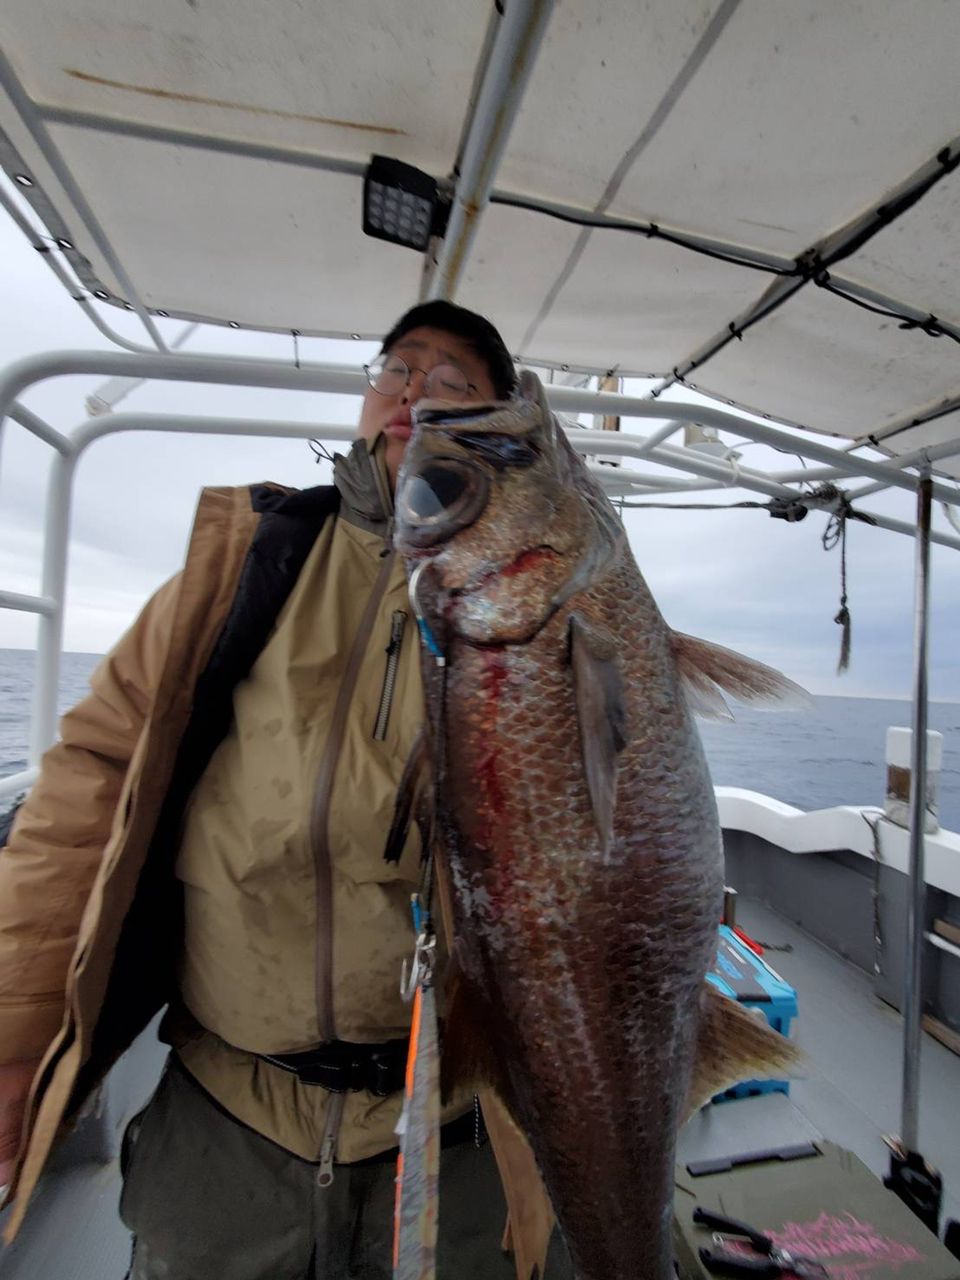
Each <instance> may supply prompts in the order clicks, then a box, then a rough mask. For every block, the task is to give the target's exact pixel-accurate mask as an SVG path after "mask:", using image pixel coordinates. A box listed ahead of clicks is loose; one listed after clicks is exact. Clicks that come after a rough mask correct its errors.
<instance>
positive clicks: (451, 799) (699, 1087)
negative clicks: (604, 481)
mask: <svg viewBox="0 0 960 1280" xmlns="http://www.w3.org/2000/svg"><path fill="white" fill-rule="evenodd" d="M416 418H417V421H416V427H415V430H414V434H413V437H412V439H411V442H410V444H409V446H408V449H407V454H406V458H405V463H404V467H403V470H402V473H401V476H400V481H399V484H398V490H397V513H396V535H395V538H396V545H397V547H398V548H399V550H400V551H401V553H402V554H403V555H404V557H405V558H406V560H407V564H408V568H409V569H410V570H411V572H412V581H411V591H412V594H413V595H414V597H415V604H416V607H417V609H418V611H419V612H420V613H421V614H422V625H423V629H424V634H425V638H426V640H427V645H426V646H425V649H424V662H425V667H424V675H425V685H426V690H427V702H428V720H429V722H430V725H431V735H430V746H431V752H432V756H433V771H434V787H435V799H434V806H435V817H436V829H435V833H434V835H435V844H436V848H437V858H438V862H439V866H440V867H441V869H442V870H443V872H444V879H445V880H446V881H447V883H448V885H449V896H450V898H451V904H450V907H451V910H452V916H453V920H452V926H453V933H454V936H455V944H454V958H455V961H456V965H457V967H458V969H459V974H460V981H461V987H460V992H459V997H460V998H459V999H458V1001H457V1006H456V1014H455V1013H454V1011H453V1010H451V1015H450V1017H451V1021H452V1022H453V1021H455V1019H456V1017H457V1016H461V1017H463V1016H468V1017H471V1018H472V1019H473V1021H474V1023H475V1024H476V1025H478V1026H482V1027H483V1029H484V1035H483V1036H482V1037H478V1038H477V1039H478V1042H479V1041H480V1040H487V1039H488V1040H489V1048H490V1050H491V1053H490V1060H489V1061H488V1062H487V1063H486V1067H485V1070H486V1072H487V1073H488V1074H489V1075H491V1076H492V1077H493V1079H494V1080H495V1083H496V1085H497V1088H498V1090H499V1092H500V1093H501V1094H502V1096H503V1099H504V1101H505V1103H506V1105H507V1107H508V1109H509V1110H510V1112H511V1113H512V1115H513V1116H514V1118H515V1119H516V1121H517V1123H518V1125H519V1126H520V1128H521V1129H522V1130H523V1131H524V1132H525V1134H526V1135H527V1137H528V1139H529V1141H530V1143H531V1145H532V1147H533V1151H534V1154H535V1156H536V1160H537V1164H538V1166H539V1168H540V1171H541V1173H542V1176H543V1179H544V1182H545V1185H546V1188H547V1190H548V1192H549V1195H550V1198H551V1201H552V1203H553V1207H554V1210H555V1212H556V1215H557V1218H558V1220H559V1223H560V1226H561V1229H562V1231H563V1234H564V1236H565V1238H566V1241H567V1244H568V1246H569V1248H570V1251H571V1254H572V1256H573V1261H574V1266H575V1269H576V1273H577V1275H578V1277H580V1278H581V1280H668V1278H669V1277H671V1276H672V1275H673V1269H672V1261H671V1247H670V1216H671V1204H672V1192H673V1180H674V1147H675V1140H676V1133H677V1129H678V1126H679V1125H680V1123H681V1122H682V1119H683V1118H684V1116H685V1115H686V1114H687V1113H688V1111H689V1109H690V1108H692V1107H693V1106H695V1105H697V1104H699V1103H700V1102H702V1101H705V1100H706V1098H708V1097H709V1096H710V1095H711V1093H712V1092H714V1091H715V1090H716V1089H717V1088H720V1087H723V1086H725V1085H727V1084H729V1083H732V1082H733V1081H735V1080H738V1079H744V1078H747V1077H749V1076H753V1075H758V1074H763V1073H764V1071H765V1070H766V1071H767V1073H768V1074H769V1073H770V1072H780V1071H782V1070H783V1068H784V1064H785V1062H786V1061H788V1060H789V1058H790V1056H791V1051H790V1048H789V1046H788V1043H787V1042H786V1041H785V1040H783V1039H782V1038H781V1037H779V1036H776V1034H775V1033H773V1032H771V1031H768V1030H767V1029H766V1028H765V1027H764V1026H762V1025H758V1023H757V1021H756V1020H755V1019H754V1018H752V1017H751V1016H750V1015H748V1014H746V1013H745V1012H744V1011H742V1010H741V1009H740V1008H739V1007H738V1006H737V1005H736V1004H735V1003H734V1002H733V1001H730V1000H726V999H724V997H722V996H720V995H718V994H717V993H716V992H715V991H714V989H713V988H712V987H711V986H710V985H709V984H707V983H705V981H704V975H705V973H706V971H707V969H708V968H709V966H710V964H711V963H712V961H713V959H714V958H715V955H716V946H717V924H718V921H719V918H720V915H721V899H722V887H723V861H722V849H721V838H720V829H719V824H718V820H717V811H716V805H715V802H714V794H713V788H712V786H711V782H710V776H709V773H708V771H707V765H706V762H705V760H704V756H703V751H702V748H701V745H700V739H699V735H698V733H697V730H696V728H695V725H694V721H693V715H692V713H691V705H692V704H694V705H697V706H698V707H701V708H702V707H708V708H712V709H713V710H716V709H717V706H718V704H719V705H724V704H723V699H722V696H721V695H720V693H719V691H718V686H720V687H722V688H724V689H727V690H729V691H731V692H733V693H734V694H735V695H737V696H738V697H739V698H741V699H746V700H751V701H756V700H768V699H772V698H776V697H778V696H781V695H784V694H785V693H787V692H788V691H790V690H796V686H792V685H790V683H789V682H788V681H785V680H784V679H783V677H781V676H780V675H779V674H778V673H776V672H774V671H771V670H770V669H769V668H767V667H761V666H759V665H758V664H756V663H753V662H750V661H748V660H747V659H745V658H742V657H740V656H739V655H736V654H733V653H731V652H730V651H728V650H725V649H720V648H718V647H716V646H713V645H709V644H706V643H704V642H702V641H698V640H694V639H692V638H690V637H686V636H681V635H678V634H676V633H673V632H671V630H670V629H669V627H668V626H667V625H666V623H665V622H664V620H663V618H662V616H661V615H660V612H659V610H658V609H657V606H656V604H655V603H654V601H653V598H652V596H651V594H650V592H649V590H648V589H647V586H646V584H645V583H644V580H643V578H642V577H641V575H640V572H639V570H638V569H637V566H636V564H635V562H634V559H633V556H632V555H631V552H630V549H629V547H628V545H627V541H626V537H625V535H624V531H623V529H622V526H621V524H620V522H619V520H618V519H617V516H616V513H615V512H614V510H613V508H612V507H611V505H610V503H609V502H608V501H607V499H606V497H605V496H604V495H603V493H602V492H601V490H600V488H599V486H598V485H597V484H596V482H595V481H594V480H593V479H592V477H591V476H590V474H589V473H588V471H587V469H586V467H585V466H584V464H583V462H582V460H581V459H580V458H579V457H578V456H577V455H576V454H575V453H574V452H573V450H572V448H571V447H570V445H569V444H568V442H567V440H566V437H565V435H564V433H563V430H562V429H561V427H560V426H559V424H558V423H557V421H556V419H555V418H554V417H553V415H552V414H551V412H550V410H549V409H548V407H547V405H546V402H545V400H544V397H543V392H542V389H541V387H540V384H539V382H538V381H537V379H536V378H535V377H534V376H533V375H530V374H524V375H523V377H522V379H521V386H520V391H519V394H518V395H517V397H516V398H515V399H514V400H511V401H509V402H505V403H501V404H495V405H490V406H480V407H478V406H470V407H466V408H465V407H463V406H459V407H454V406H449V405H448V406H443V405H438V404H424V405H421V406H420V409H419V411H418V413H417V415H416ZM438 654H440V655H442V657H443V660H444V665H443V666H442V668H441V667H440V666H438V665H437V663H436V662H435V656H436V655H438ZM798 692H799V691H798ZM450 1034H451V1035H455V1028H454V1027H453V1026H451V1028H450ZM464 1039H465V1038H464ZM445 1051H446V1050H445ZM474 1065H475V1067H476V1068H477V1069H479V1064H474ZM441 1211H442V1209H441Z"/></svg>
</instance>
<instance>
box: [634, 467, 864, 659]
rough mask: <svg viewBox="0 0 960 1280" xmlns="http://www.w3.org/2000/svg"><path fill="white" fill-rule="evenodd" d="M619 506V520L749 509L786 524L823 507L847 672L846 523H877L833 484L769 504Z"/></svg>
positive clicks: (826, 547)
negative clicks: (638, 514) (834, 560)
mask: <svg viewBox="0 0 960 1280" xmlns="http://www.w3.org/2000/svg"><path fill="white" fill-rule="evenodd" d="M618 506H619V508H620V512H621V518H622V514H623V512H624V511H638V510H640V509H641V508H642V507H655V508H657V509H658V510H660V511H735V510H742V509H744V508H751V509H753V510H754V511H767V512H768V513H769V514H770V515H771V516H774V517H776V518H777V519H779V520H786V521H787V523H788V524H797V523H799V521H801V520H803V519H805V518H806V515H807V512H808V511H809V509H810V507H821V508H826V509H827V510H828V511H829V515H828V517H827V523H826V526H825V528H824V530H823V534H822V536H821V539H820V540H821V543H822V545H823V549H824V551H832V550H833V549H834V547H836V546H837V545H839V547H840V608H839V609H838V611H837V614H836V616H835V617H834V619H833V620H834V622H835V623H836V624H837V625H838V626H839V627H841V628H842V631H841V634H840V658H839V660H838V662H837V675H840V674H841V673H842V672H844V671H846V670H847V669H848V667H849V666H850V647H851V638H852V623H851V616H850V608H849V605H848V598H849V597H848V595H847V521H848V520H860V521H862V522H863V523H864V524H876V520H874V518H873V516H871V515H867V513H866V512H865V511H855V510H854V508H853V507H852V506H851V505H850V500H849V498H848V497H847V495H846V494H845V493H844V492H843V490H842V489H838V488H837V486H836V485H834V484H821V485H818V486H817V488H815V489H812V490H811V491H810V492H809V493H803V494H797V496H796V497H789V498H788V497H783V498H771V499H770V501H769V502H751V501H745V502H625V501H624V499H623V498H622V497H621V498H620V500H619V503H618Z"/></svg>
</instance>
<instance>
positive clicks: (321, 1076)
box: [260, 1040, 407, 1098]
mask: <svg viewBox="0 0 960 1280" xmlns="http://www.w3.org/2000/svg"><path fill="white" fill-rule="evenodd" d="M260 1056H261V1057H262V1058H263V1059H264V1061H266V1062H270V1063H272V1064H273V1065H274V1066H277V1067H282V1068H283V1070H284V1071H289V1072H291V1073H292V1074H293V1075H295V1076H296V1077H297V1079H298V1080H300V1081H301V1083H302V1084H310V1085H318V1086H319V1087H320V1088H321V1089H327V1090H328V1091H329V1092H330V1093H353V1092H359V1091H361V1090H366V1091H367V1092H369V1093H372V1094H373V1095H374V1096H375V1097H377V1098H386V1097H389V1095H390V1094H391V1093H396V1092H397V1091H398V1090H400V1089H402V1088H403V1083H404V1078H405V1075H406V1063H407V1042H406V1041H405V1040H395V1041H390V1042H388V1043H387V1044H382V1045H363V1044H346V1043H344V1042H343V1041H339V1040H335V1041H333V1042H332V1043H330V1044H325V1045H321V1046H320V1048H318V1049H311V1050H308V1051H307V1052H305V1053H290V1054H280V1055H276V1056H270V1055H268V1054H261V1055H260Z"/></svg>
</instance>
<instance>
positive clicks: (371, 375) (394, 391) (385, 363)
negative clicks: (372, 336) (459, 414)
mask: <svg viewBox="0 0 960 1280" xmlns="http://www.w3.org/2000/svg"><path fill="white" fill-rule="evenodd" d="M363 371H364V373H365V374H366V375H367V381H368V382H369V383H370V386H371V387H372V388H373V389H374V391H376V392H377V393H378V394H379V395H381V396H398V395H399V394H400V393H401V391H403V390H405V389H406V388H407V387H409V385H410V379H411V378H412V377H413V375H414V374H415V373H422V374H423V375H424V380H423V393H424V395H425V396H426V397H428V398H432V399H437V400H469V399H470V393H471V391H476V390H477V388H476V387H475V386H474V385H473V383H472V382H468V381H467V376H466V374H465V373H464V372H463V371H462V370H461V369H458V368H457V367H456V366H455V365H452V364H438V365H436V366H435V367H434V368H432V369H430V370H427V369H411V368H410V366H409V365H408V364H407V362H406V360H402V359H401V358H400V356H389V355H383V356H377V358H376V360H371V362H370V363H369V364H365V365H364V366H363Z"/></svg>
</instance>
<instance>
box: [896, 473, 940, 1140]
mask: <svg viewBox="0 0 960 1280" xmlns="http://www.w3.org/2000/svg"><path fill="white" fill-rule="evenodd" d="M932 489H933V484H932V481H931V479H930V471H929V468H927V469H925V471H924V472H923V474H922V475H921V477H920V483H919V486H918V489H917V540H916V591H915V602H914V630H913V662H914V671H913V744H912V758H911V762H910V772H911V786H910V845H909V849H910V890H911V892H910V900H909V909H908V912H907V950H906V956H907V968H906V974H905V975H904V976H905V979H906V981H905V986H904V997H903V1099H902V1119H901V1124H900V1137H901V1141H902V1143H903V1146H904V1148H905V1149H906V1151H907V1152H915V1151H918V1150H919V1147H918V1139H917V1106H918V1100H919V1095H920V1017H921V1013H922V1004H923V988H922V981H923V931H924V906H925V900H926V882H925V879H924V847H923V825H924V821H925V818H926V809H927V625H928V619H929V611H930V609H929V600H930V511H931V498H932Z"/></svg>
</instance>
